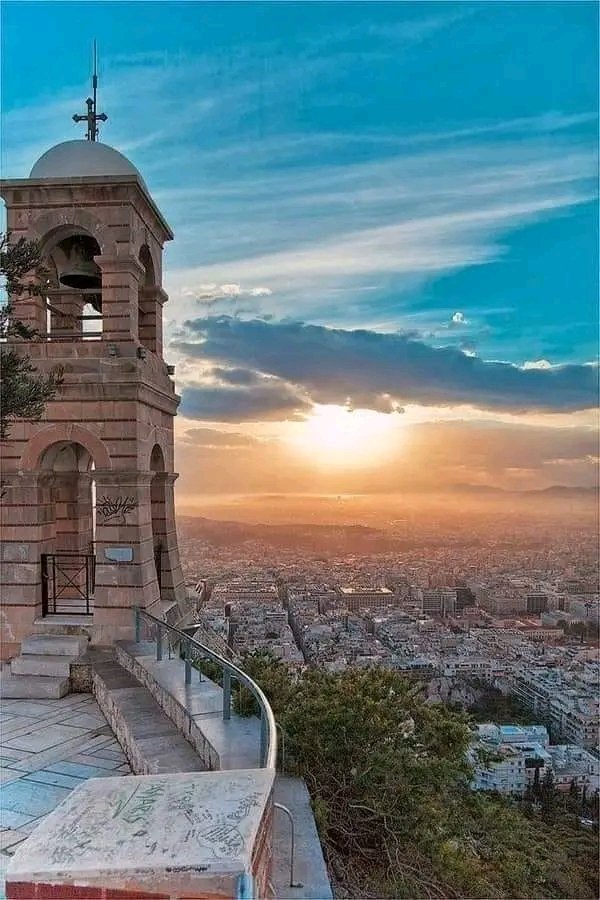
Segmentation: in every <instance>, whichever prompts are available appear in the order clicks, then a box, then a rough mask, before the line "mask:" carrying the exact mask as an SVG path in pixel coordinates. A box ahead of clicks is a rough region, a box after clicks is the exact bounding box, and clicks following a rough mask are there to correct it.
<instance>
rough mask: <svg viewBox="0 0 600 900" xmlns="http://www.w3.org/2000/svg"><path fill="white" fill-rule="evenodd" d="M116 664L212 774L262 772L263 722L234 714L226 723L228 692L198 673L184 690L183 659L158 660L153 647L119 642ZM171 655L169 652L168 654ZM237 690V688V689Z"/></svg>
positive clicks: (193, 675) (149, 643) (251, 717)
mask: <svg viewBox="0 0 600 900" xmlns="http://www.w3.org/2000/svg"><path fill="white" fill-rule="evenodd" d="M116 649H117V659H118V661H119V662H120V663H121V665H122V666H123V667H124V668H126V669H127V670H128V671H129V672H131V673H132V674H133V675H134V676H135V677H136V678H137V679H138V680H139V681H140V682H141V684H143V685H144V687H146V688H147V689H148V690H149V691H150V693H151V694H152V696H153V697H154V699H155V700H156V702H157V703H158V705H159V706H160V707H161V709H162V710H164V712H165V713H166V715H167V716H168V717H169V719H171V721H172V722H173V723H174V724H175V725H176V727H177V728H178V729H179V731H180V732H181V733H182V734H183V735H184V736H185V737H186V738H187V740H188V741H189V742H190V743H191V745H192V746H193V747H194V749H195V750H196V752H197V753H198V755H199V756H200V758H201V759H202V760H203V762H204V764H205V766H206V768H208V769H249V768H255V767H256V768H258V767H259V766H260V721H259V720H258V718H257V717H256V716H249V717H247V718H245V717H242V716H238V715H236V713H234V712H232V713H231V718H230V719H229V720H227V721H224V720H223V691H222V689H221V688H220V687H219V685H218V684H215V683H214V682H213V681H210V680H209V679H208V678H205V677H204V676H203V680H202V681H200V680H199V677H198V673H197V672H194V673H193V674H192V684H189V685H186V684H185V663H184V662H183V660H181V659H179V658H173V659H166V658H165V659H162V660H161V661H160V662H158V661H157V660H156V645H155V644H154V643H153V642H142V643H139V644H136V643H132V642H127V641H118V642H117V643H116ZM165 653H166V648H165ZM234 690H235V687H234Z"/></svg>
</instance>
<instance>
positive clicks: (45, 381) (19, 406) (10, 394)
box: [0, 235, 61, 440]
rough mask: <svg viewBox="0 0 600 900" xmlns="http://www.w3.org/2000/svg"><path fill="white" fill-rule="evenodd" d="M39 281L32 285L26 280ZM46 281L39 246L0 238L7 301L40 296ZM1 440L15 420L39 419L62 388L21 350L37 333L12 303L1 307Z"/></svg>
mask: <svg viewBox="0 0 600 900" xmlns="http://www.w3.org/2000/svg"><path fill="white" fill-rule="evenodd" d="M31 273H33V274H34V275H35V276H36V277H35V278H33V279H32V280H31V282H30V283H28V282H26V280H25V279H26V276H28V275H29V274H31ZM43 277H44V272H43V268H42V262H41V255H40V249H39V246H38V244H37V243H35V242H33V241H26V240H25V239H24V238H21V239H20V240H19V241H17V242H16V243H14V244H11V243H10V242H9V239H8V235H0V279H1V280H2V285H3V287H4V288H5V290H6V292H7V294H8V297H10V298H17V300H16V302H17V303H18V298H19V297H20V296H23V295H27V294H37V293H39V292H40V290H41V282H42V280H43ZM0 338H1V339H2V341H1V342H0V440H6V439H7V438H8V437H9V434H10V426H11V423H12V422H14V421H15V419H39V418H40V416H41V415H42V413H43V411H44V408H45V406H46V403H47V402H48V400H51V399H52V397H54V395H55V393H56V389H57V387H58V385H59V384H60V380H61V373H60V371H59V370H58V369H56V370H54V371H53V372H51V373H50V374H49V375H40V374H39V372H37V371H36V368H35V366H34V365H33V364H32V362H31V359H30V358H29V357H28V356H27V354H25V353H24V352H23V351H22V350H21V349H20V348H19V347H18V342H19V341H23V340H26V341H32V340H34V339H35V338H36V333H35V331H33V330H32V329H31V328H29V327H27V326H26V325H25V324H24V323H23V322H21V321H20V320H19V318H18V315H17V313H16V310H15V308H14V304H13V303H8V302H7V303H4V304H2V305H0Z"/></svg>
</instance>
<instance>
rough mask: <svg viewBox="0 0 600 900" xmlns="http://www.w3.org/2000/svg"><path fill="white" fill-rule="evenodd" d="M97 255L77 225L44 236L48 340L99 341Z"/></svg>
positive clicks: (97, 248) (96, 245)
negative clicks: (95, 260)
mask: <svg viewBox="0 0 600 900" xmlns="http://www.w3.org/2000/svg"><path fill="white" fill-rule="evenodd" d="M100 253H101V249H100V245H99V243H98V241H97V240H96V238H95V237H93V236H92V235H91V234H89V233H88V232H86V231H85V230H84V229H83V228H81V227H78V226H63V227H61V228H59V229H57V230H56V231H55V232H53V233H52V234H51V235H47V236H46V239H45V241H44V244H43V257H44V266H45V268H46V270H47V277H48V284H47V290H46V337H47V339H48V340H52V341H60V340H63V341H65V340H66V341H72V340H100V339H101V337H102V273H101V271H100V268H99V266H98V265H97V263H96V262H94V257H95V256H98V255H99V254H100Z"/></svg>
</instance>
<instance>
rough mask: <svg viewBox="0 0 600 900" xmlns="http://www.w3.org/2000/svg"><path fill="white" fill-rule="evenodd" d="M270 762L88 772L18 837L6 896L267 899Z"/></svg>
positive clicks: (9, 868) (8, 875)
mask: <svg viewBox="0 0 600 900" xmlns="http://www.w3.org/2000/svg"><path fill="white" fill-rule="evenodd" d="M273 779H274V773H273V772H272V771H270V770H267V769H253V770H250V771H247V770H246V771H240V772H212V773H205V774H202V775H194V774H182V775H150V776H129V777H126V778H92V779H90V780H88V781H86V782H85V783H84V784H83V785H81V786H80V787H78V788H76V789H75V790H74V791H73V792H72V793H71V794H70V795H69V796H68V797H67V798H66V799H65V800H64V801H63V803H62V804H61V805H60V806H58V807H57V808H56V809H55V810H54V811H53V812H52V813H50V815H49V816H48V817H47V818H46V819H45V820H44V821H43V822H42V824H41V825H40V826H39V827H38V828H37V829H36V830H35V831H34V833H33V834H32V835H31V837H30V838H29V839H28V840H27V841H25V842H24V844H23V845H22V846H21V847H19V848H18V849H17V851H16V853H15V855H14V857H13V858H12V860H11V862H10V864H9V866H8V870H7V876H6V880H7V885H6V888H7V890H6V893H7V897H8V898H9V900H17V898H19V900H23V898H25V897H38V898H58V897H60V898H67V897H70V898H74V897H77V898H81V900H83V898H117V897H123V898H132V900H133V898H150V897H153V898H159V897H161V898H171V900H177V898H195V900H238V898H240V897H242V896H246V897H254V898H256V900H267V898H269V896H270V891H269V882H270V880H271V854H272V845H271V837H270V835H271V824H272V788H273Z"/></svg>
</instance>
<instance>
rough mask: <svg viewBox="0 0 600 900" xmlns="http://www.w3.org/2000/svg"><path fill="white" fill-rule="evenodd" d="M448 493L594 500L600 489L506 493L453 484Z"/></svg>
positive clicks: (563, 486) (482, 486)
mask: <svg viewBox="0 0 600 900" xmlns="http://www.w3.org/2000/svg"><path fill="white" fill-rule="evenodd" d="M447 490H449V491H450V492H454V491H455V492H460V493H468V494H497V495H499V496H505V497H532V496H533V497H564V498H565V499H568V498H580V499H582V500H585V499H589V500H594V499H596V498H598V497H599V496H600V487H598V486H595V487H569V485H566V484H553V485H551V486H550V487H547V488H537V489H535V490H528V491H507V490H505V489H504V488H499V487H493V486H492V485H487V484H454V485H452V486H451V487H450V488H448V489H447Z"/></svg>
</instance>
